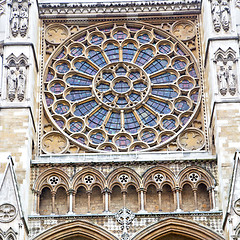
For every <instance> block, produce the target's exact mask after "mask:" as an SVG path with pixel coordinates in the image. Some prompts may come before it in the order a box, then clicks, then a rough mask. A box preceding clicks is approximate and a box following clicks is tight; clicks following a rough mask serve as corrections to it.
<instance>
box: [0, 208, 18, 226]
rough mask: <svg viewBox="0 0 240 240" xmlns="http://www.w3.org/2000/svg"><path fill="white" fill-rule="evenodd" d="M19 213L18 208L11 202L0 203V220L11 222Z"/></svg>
mask: <svg viewBox="0 0 240 240" xmlns="http://www.w3.org/2000/svg"><path fill="white" fill-rule="evenodd" d="M16 215H17V210H16V208H15V207H14V206H13V205H12V204H9V203H5V204H2V205H0V222H4V223H8V222H11V221H12V220H13V219H14V218H15V217H16Z"/></svg>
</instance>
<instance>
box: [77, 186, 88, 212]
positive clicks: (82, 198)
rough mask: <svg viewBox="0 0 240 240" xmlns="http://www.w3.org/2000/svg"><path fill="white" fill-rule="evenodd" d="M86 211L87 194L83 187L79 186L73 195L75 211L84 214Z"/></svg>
mask: <svg viewBox="0 0 240 240" xmlns="http://www.w3.org/2000/svg"><path fill="white" fill-rule="evenodd" d="M87 212H88V196H87V192H86V189H85V188H84V187H79V188H78V189H77V193H76V195H75V213H76V214H85V213H87Z"/></svg>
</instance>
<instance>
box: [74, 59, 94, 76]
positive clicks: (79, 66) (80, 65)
mask: <svg viewBox="0 0 240 240" xmlns="http://www.w3.org/2000/svg"><path fill="white" fill-rule="evenodd" d="M74 66H75V67H76V70H78V71H79V72H83V73H87V74H89V75H95V74H96V73H97V70H96V69H95V68H94V67H93V66H91V65H90V64H89V63H88V62H86V61H82V62H76V63H75V64H74Z"/></svg>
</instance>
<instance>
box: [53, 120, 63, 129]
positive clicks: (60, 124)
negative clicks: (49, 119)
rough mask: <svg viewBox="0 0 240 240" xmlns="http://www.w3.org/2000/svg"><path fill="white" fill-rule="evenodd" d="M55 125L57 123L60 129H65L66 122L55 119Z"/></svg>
mask: <svg viewBox="0 0 240 240" xmlns="http://www.w3.org/2000/svg"><path fill="white" fill-rule="evenodd" d="M55 123H56V124H57V125H58V126H59V127H60V128H63V127H64V121H63V120H59V119H55Z"/></svg>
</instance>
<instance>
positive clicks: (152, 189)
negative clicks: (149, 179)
mask: <svg viewBox="0 0 240 240" xmlns="http://www.w3.org/2000/svg"><path fill="white" fill-rule="evenodd" d="M145 210H146V211H148V212H158V211H159V198H158V193H157V188H156V186H155V185H149V186H148V188H147V192H146V207H145Z"/></svg>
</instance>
